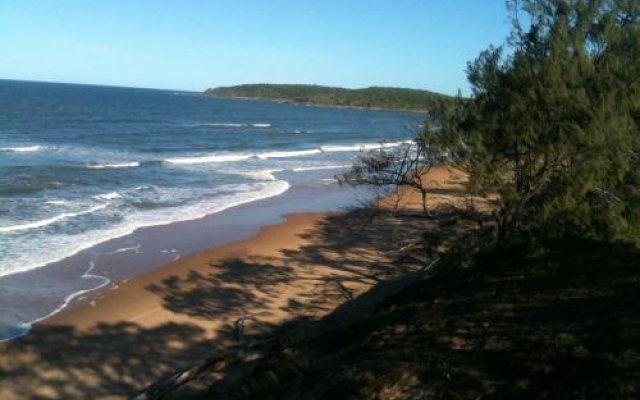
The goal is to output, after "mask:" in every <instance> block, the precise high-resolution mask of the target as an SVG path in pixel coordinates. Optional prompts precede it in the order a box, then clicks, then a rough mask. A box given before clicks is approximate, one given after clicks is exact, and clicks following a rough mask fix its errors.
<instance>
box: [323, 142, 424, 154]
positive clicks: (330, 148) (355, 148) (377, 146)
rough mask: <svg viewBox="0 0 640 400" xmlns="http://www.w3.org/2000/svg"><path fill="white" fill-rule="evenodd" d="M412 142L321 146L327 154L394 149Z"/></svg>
mask: <svg viewBox="0 0 640 400" xmlns="http://www.w3.org/2000/svg"><path fill="white" fill-rule="evenodd" d="M411 143H413V141H411V140H403V141H401V142H387V143H359V144H351V145H326V146H321V147H320V150H322V151H325V152H327V153H332V152H342V151H369V150H379V149H389V148H393V147H398V146H402V145H403V144H411Z"/></svg>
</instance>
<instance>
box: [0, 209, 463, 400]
mask: <svg viewBox="0 0 640 400" xmlns="http://www.w3.org/2000/svg"><path fill="white" fill-rule="evenodd" d="M468 228H469V227H468V226H466V225H465V223H462V222H460V223H456V224H454V225H452V226H449V227H446V228H443V227H441V226H439V225H438V223H437V222H436V221H434V220H430V219H426V218H417V217H416V215H413V214H410V213H407V214H402V213H397V212H394V211H393V210H389V209H384V208H382V209H376V210H371V209H370V210H354V211H351V212H347V213H344V214H341V215H330V216H328V217H327V218H324V219H321V220H320V221H319V222H318V223H317V224H316V225H315V226H314V227H313V229H311V230H309V231H306V232H304V233H303V234H301V235H300V236H301V237H300V238H301V239H303V240H304V241H305V244H304V245H302V246H300V247H298V248H296V249H285V250H282V251H281V252H280V254H279V255H277V256H275V257H258V256H255V255H254V256H252V255H249V256H246V257H231V258H227V259H224V260H221V261H212V262H211V263H210V265H209V266H208V268H207V267H205V268H198V269H195V268H194V269H188V270H186V271H184V273H181V274H178V275H175V276H171V277H168V278H166V279H164V280H163V281H162V282H160V283H157V284H155V285H151V286H149V287H148V288H147V289H148V290H149V292H151V293H153V294H154V295H156V296H158V297H159V298H160V300H161V305H162V307H163V308H164V309H166V310H168V311H171V312H172V313H174V314H176V315H178V316H185V317H188V318H193V324H191V323H178V322H173V323H166V324H164V325H160V326H155V327H148V326H142V325H139V324H136V323H125V322H123V323H117V324H100V325H97V326H95V327H92V328H88V329H82V330H79V329H74V328H72V327H68V326H36V327H35V328H34V330H33V332H32V333H30V334H29V335H27V336H25V337H23V338H20V339H18V340H15V341H12V342H9V343H6V344H2V345H0V351H2V353H3V357H0V382H1V385H0V398H2V399H3V400H4V399H74V398H78V399H80V398H83V399H84V398H94V399H101V398H104V399H107V398H121V397H124V396H127V395H131V394H133V393H135V392H137V391H138V390H140V389H142V388H144V387H146V386H147V385H149V384H151V383H153V382H154V381H157V380H158V379H160V378H162V377H164V376H167V375H169V374H171V373H173V372H175V371H177V370H181V369H184V368H188V367H190V366H192V365H194V364H197V363H198V362H199V360H204V359H205V358H206V357H208V356H210V355H212V354H214V353H216V352H217V351H219V350H221V349H223V348H226V347H227V346H229V345H233V344H237V342H235V341H234V328H235V327H234V322H235V321H237V320H238V319H239V318H242V317H245V316H252V317H253V318H254V320H251V321H250V322H249V323H247V326H246V328H247V334H248V335H254V336H256V335H263V334H265V333H267V332H274V331H275V330H279V329H282V327H283V326H288V324H287V323H283V319H284V320H286V319H289V321H290V323H291V324H295V323H298V322H301V321H304V322H312V321H315V320H317V318H319V317H321V316H323V315H325V314H327V313H330V312H331V311H332V310H334V309H336V308H337V307H340V306H341V305H343V304H345V303H346V302H349V301H350V300H353V299H356V298H357V297H358V296H359V295H360V294H362V293H365V292H368V291H369V290H370V289H371V288H372V287H373V286H374V285H377V284H382V285H383V286H384V284H385V283H387V282H394V281H396V280H397V279H398V278H402V277H404V276H407V274H409V275H410V274H412V273H416V274H419V273H420V271H421V269H422V268H423V267H424V265H425V263H427V262H428V260H429V259H430V257H433V255H434V253H431V252H429V251H428V248H429V247H430V246H431V244H429V241H428V240H426V238H427V236H428V235H424V233H425V232H434V231H435V230H437V231H438V232H439V234H442V235H444V236H447V235H451V237H452V238H453V237H455V236H458V235H460V234H461V232H464V231H466V230H468ZM381 287H382V286H381ZM364 299H365V300H366V299H367V298H366V297H364ZM376 301H379V299H378V300H376ZM374 303H375V302H373V301H371V298H369V301H368V302H367V301H359V302H358V301H356V302H350V304H351V307H355V308H352V309H350V310H351V311H349V313H334V315H335V316H334V318H337V319H334V322H333V323H334V324H335V323H336V321H337V320H338V319H340V320H342V321H345V322H346V321H349V320H350V319H351V318H352V316H353V315H357V314H359V313H363V315H364V314H367V313H369V311H370V308H366V307H365V304H369V305H371V304H374ZM358 307H360V308H358ZM363 307H364V308H363ZM367 307H370V306H367ZM340 315H342V317H339V318H338V317H337V316H340ZM198 321H214V322H220V323H219V324H217V325H216V327H215V328H211V329H215V331H211V330H205V329H204V328H203V327H202V326H200V325H197V322H198ZM305 329H306V328H305ZM212 337H215V340H212Z"/></svg>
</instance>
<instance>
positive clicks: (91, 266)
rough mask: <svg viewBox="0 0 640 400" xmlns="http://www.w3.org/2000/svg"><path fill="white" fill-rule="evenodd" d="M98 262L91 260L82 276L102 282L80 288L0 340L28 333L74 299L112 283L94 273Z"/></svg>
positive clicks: (4, 340)
mask: <svg viewBox="0 0 640 400" xmlns="http://www.w3.org/2000/svg"><path fill="white" fill-rule="evenodd" d="M95 266H96V264H95V262H94V261H90V262H89V268H88V269H87V270H86V271H85V273H84V274H82V276H81V277H80V278H82V279H92V278H93V279H99V280H101V281H102V282H100V283H99V284H98V285H96V286H94V287H92V288H89V289H82V290H78V291H77V292H74V293H71V294H70V295H68V296H67V297H65V298H64V300H63V301H62V304H61V305H59V306H58V307H56V309H54V310H53V311H51V312H50V313H48V314H46V315H44V316H42V317H40V318H36V319H34V320H33V321H30V322H26V323H22V324H20V327H21V328H23V329H24V330H23V331H22V332H20V333H18V334H16V335H14V336H12V337H8V338H4V339H0V342H6V341H9V340H11V339H15V338H18V337H20V336H24V335H26V334H27V333H29V331H30V330H31V327H32V326H33V324H37V323H38V322H40V321H44V320H45V319H47V318H51V317H53V316H54V315H56V314H58V313H59V312H60V311H62V310H64V309H65V308H67V306H68V305H69V304H70V303H71V301H73V299H75V298H78V297H80V296H83V295H85V294H87V293H89V292H93V291H95V290H98V289H102V288H103V287H105V286H107V285H108V284H110V283H111V279H109V278H107V277H106V276H102V275H95V274H92V272H93V269H94V268H95ZM92 306H95V304H94V303H93V302H92Z"/></svg>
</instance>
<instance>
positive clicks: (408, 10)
mask: <svg viewBox="0 0 640 400" xmlns="http://www.w3.org/2000/svg"><path fill="white" fill-rule="evenodd" d="M508 32H509V23H508V15H507V12H506V7H505V2H504V0H386V1H378V0H291V1H289V0H271V1H267V0H233V1H231V0H230V1H223V0H209V1H205V0H173V1H165V0H103V1H98V0H56V1H36V0H2V1H0V79H20V80H36V81H51V82H69V83H89V84H101V85H115V86H130V87H148V88H162V89H174V90H195V91H201V90H204V89H206V88H208V87H216V86H229V85H236V84H242V83H306V84H320V85H329V86H341V87H348V88H361V87H368V86H398V87H408V88H415V89H427V90H433V91H437V92H441V93H448V94H455V93H457V91H458V89H461V90H462V92H463V94H466V93H468V92H469V86H468V83H467V81H466V76H465V69H466V65H467V62H468V61H471V60H473V59H475V58H476V57H477V56H478V54H479V53H480V51H482V50H483V49H485V48H487V47H488V46H489V45H491V44H493V45H500V44H502V43H503V42H504V40H505V38H506V36H507V34H508Z"/></svg>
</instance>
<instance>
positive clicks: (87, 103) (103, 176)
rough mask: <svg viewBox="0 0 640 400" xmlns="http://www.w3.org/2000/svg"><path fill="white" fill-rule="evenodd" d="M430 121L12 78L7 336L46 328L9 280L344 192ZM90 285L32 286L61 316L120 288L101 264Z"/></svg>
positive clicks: (5, 176)
mask: <svg viewBox="0 0 640 400" xmlns="http://www.w3.org/2000/svg"><path fill="white" fill-rule="evenodd" d="M423 118H424V116H423V115H421V114H419V113H413V112H397V111H380V110H362V109H339V108H329V107H309V106H299V105H292V104H282V103H277V102H273V101H267V100H247V99H225V98H211V97H204V96H202V95H201V94H199V93H192V92H179V91H166V90H149V89H132V88H118V87H102V86H90V85H71V84H55V83H37V82H22V81H8V80H0V303H3V302H4V304H0V305H1V306H2V308H3V310H2V315H0V338H2V337H3V336H5V337H6V336H11V335H12V333H11V332H13V330H14V329H13V328H12V329H8V328H7V329H8V330H7V329H5V333H4V334H3V328H2V326H3V325H4V326H9V325H11V326H15V325H16V324H18V325H19V324H28V323H30V322H33V320H34V317H33V315H31V316H30V317H28V318H27V317H24V316H23V315H21V313H20V312H19V311H20V304H7V302H9V301H10V300H7V299H13V298H15V296H14V294H13V293H11V292H10V291H9V289H6V288H5V289H4V293H3V287H2V285H1V283H2V280H3V279H9V278H10V277H11V276H12V275H15V274H19V273H24V272H25V271H33V270H35V269H41V270H42V273H41V274H46V270H47V266H48V265H50V264H52V263H56V262H57V263H60V262H61V261H63V262H64V260H65V259H67V258H68V257H70V256H73V255H74V254H77V253H79V252H81V251H83V250H86V249H89V248H91V247H92V246H96V245H98V244H100V243H104V242H106V241H109V240H111V239H114V238H120V237H124V236H126V235H129V234H131V233H133V232H135V231H136V230H138V229H140V228H145V227H151V226H162V225H167V224H171V223H175V222H178V221H185V220H195V219H198V218H202V217H205V216H208V215H212V214H215V213H219V212H221V211H223V210H227V209H229V208H231V207H235V206H238V205H241V204H247V203H251V202H255V201H258V200H260V199H265V198H270V197H275V196H279V195H282V194H283V193H285V192H287V191H288V190H291V188H292V186H295V185H301V184H303V183H304V184H309V182H311V183H313V182H315V184H317V185H327V184H331V182H332V179H331V177H332V176H333V175H335V174H338V173H340V172H341V171H345V170H346V169H347V168H348V167H349V166H350V165H351V163H352V162H353V160H354V158H356V157H358V156H359V155H362V154H363V153H365V152H367V151H375V150H376V149H380V148H393V147H397V146H402V145H405V144H406V143H409V142H410V140H411V137H412V136H413V135H414V134H415V132H416V129H417V126H418V125H419V124H420V123H421V122H422V119H423ZM123 251H124V250H123ZM30 276H32V275H30ZM81 277H82V278H83V279H85V281H90V284H87V282H84V283H83V285H82V287H78V288H73V289H72V288H69V287H68V286H69V284H68V282H67V283H66V284H65V285H62V284H61V286H64V288H62V287H57V286H56V284H55V283H51V280H44V278H43V280H41V282H40V283H39V284H38V287H34V288H33V289H30V290H31V291H32V293H33V296H45V297H46V298H49V297H50V298H51V299H52V300H51V305H50V308H51V309H52V310H53V311H55V310H57V309H59V308H61V307H63V306H64V305H66V303H67V302H68V300H69V299H70V298H71V297H73V296H77V295H79V294H80V293H82V292H83V291H88V290H93V289H96V288H99V287H102V286H104V285H106V284H107V283H108V281H109V280H108V279H107V278H104V277H101V276H100V275H93V274H92V266H91V265H89V266H88V268H87V269H86V270H85V271H84V272H83V274H82V275H81ZM88 278H90V279H88ZM47 282H49V283H51V284H49V285H48V284H47ZM70 293H71V295H70ZM3 299H4V300H3ZM39 312H40V313H43V312H44V311H39ZM49 314H51V312H49V313H47V314H46V315H49ZM24 319H31V320H30V321H26V320H24ZM23 320H24V321H23Z"/></svg>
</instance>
